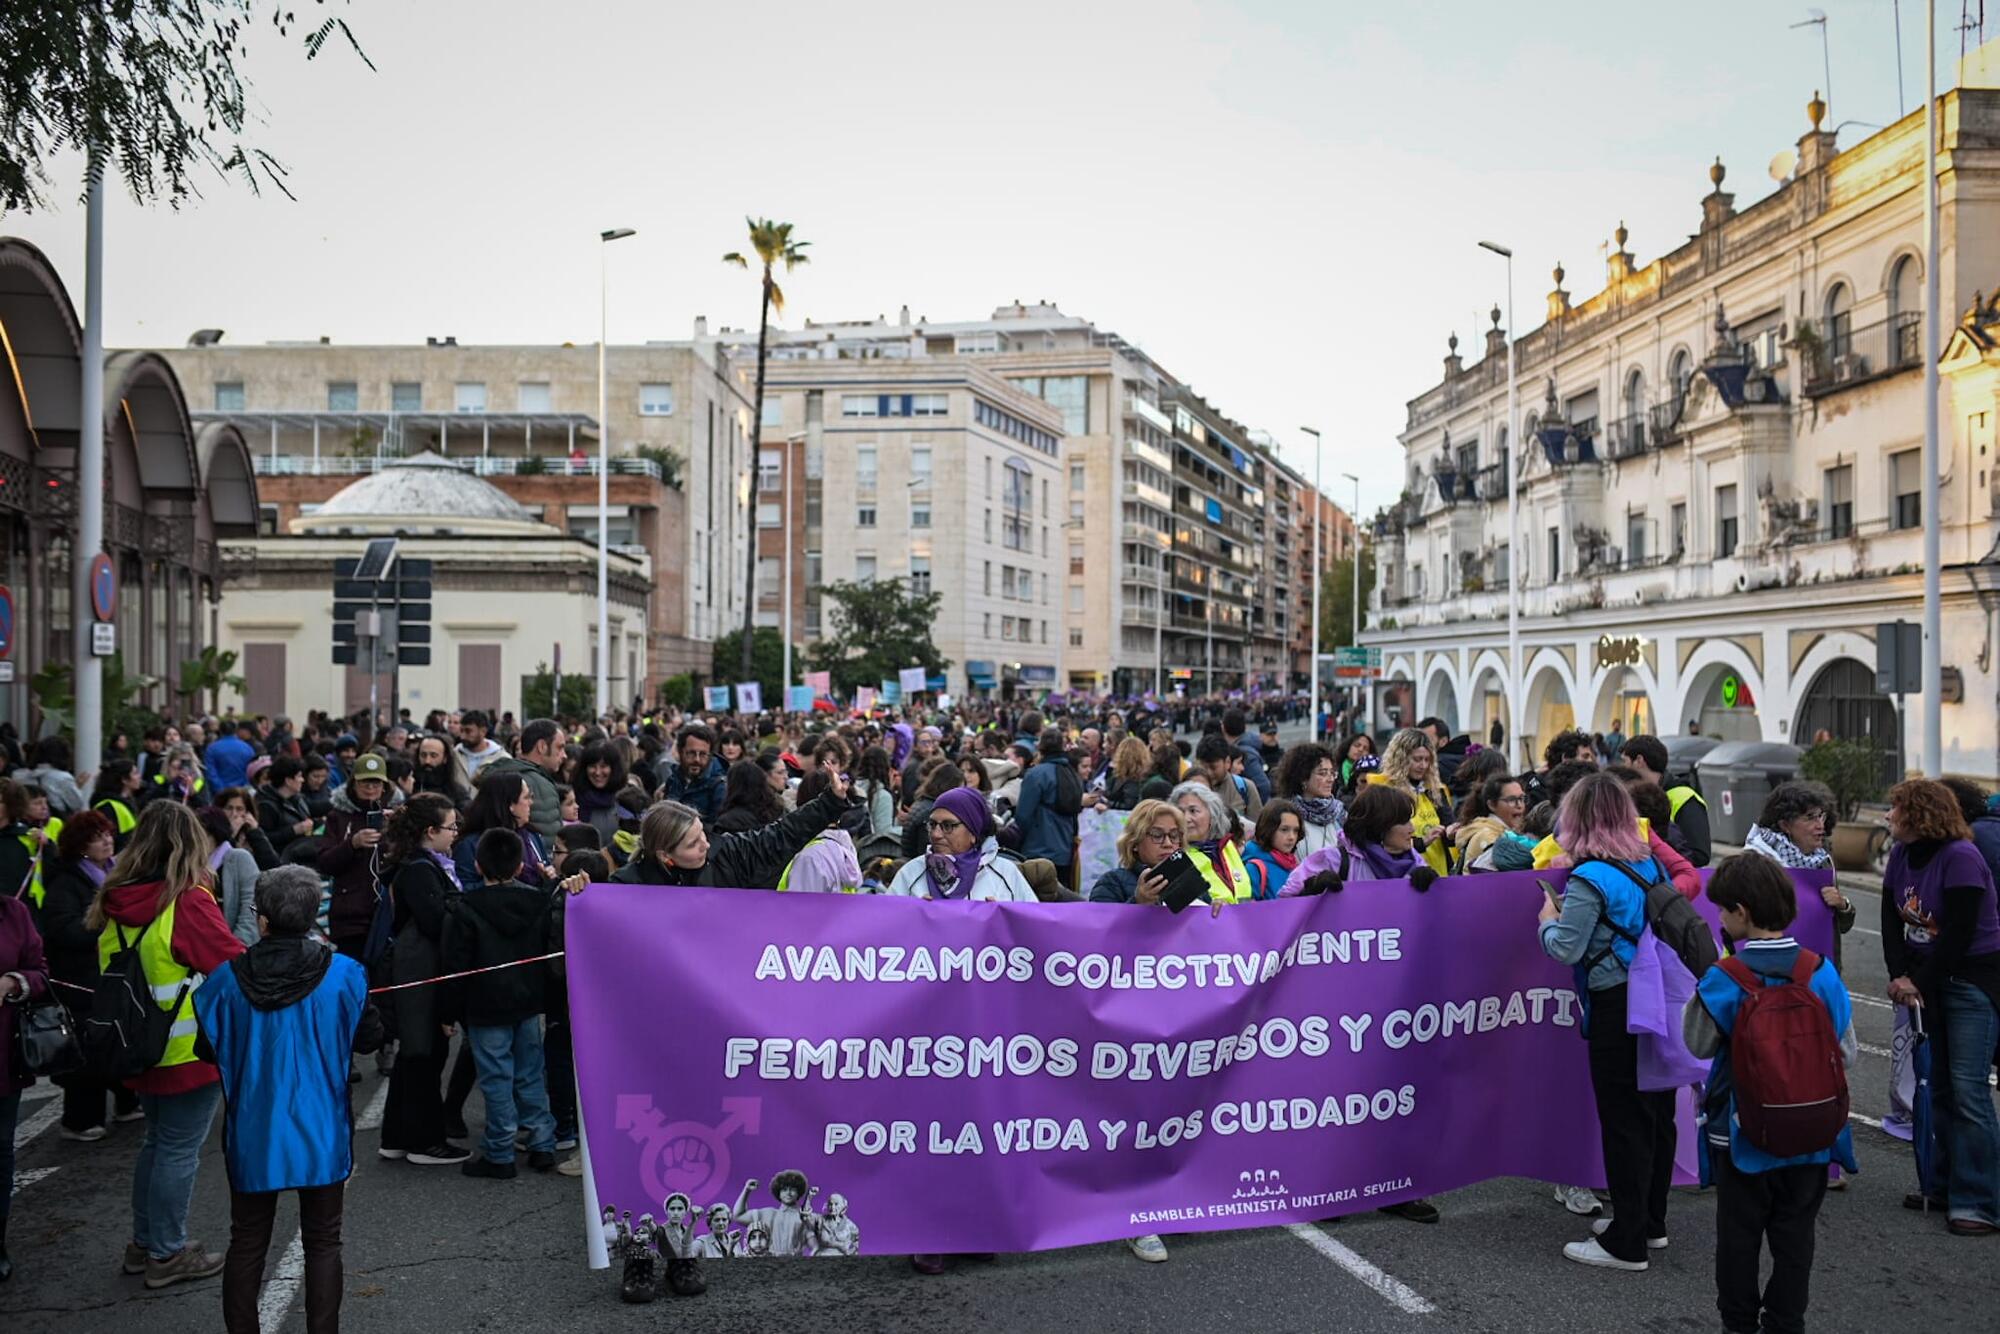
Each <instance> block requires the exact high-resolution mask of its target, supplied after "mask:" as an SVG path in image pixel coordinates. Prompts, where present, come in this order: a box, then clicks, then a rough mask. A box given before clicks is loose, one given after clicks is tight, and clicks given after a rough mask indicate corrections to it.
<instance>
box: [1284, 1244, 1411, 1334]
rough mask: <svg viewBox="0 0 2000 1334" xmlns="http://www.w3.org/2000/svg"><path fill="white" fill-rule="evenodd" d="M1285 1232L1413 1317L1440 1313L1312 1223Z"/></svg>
mask: <svg viewBox="0 0 2000 1334" xmlns="http://www.w3.org/2000/svg"><path fill="white" fill-rule="evenodd" d="M1285 1231H1287V1232H1289V1233H1291V1234H1292V1235H1293V1236H1295V1237H1297V1238H1298V1239H1299V1240H1300V1241H1302V1242H1304V1243H1305V1244H1306V1245H1308V1246H1310V1247H1312V1248H1313V1249H1314V1250H1316V1251H1318V1252H1319V1253H1320V1254H1321V1255H1323V1256H1325V1257H1326V1258H1327V1259H1329V1260H1331V1261H1333V1262H1334V1263H1335V1264H1337V1265H1339V1266H1340V1267H1341V1268H1342V1269H1345V1270H1346V1271H1347V1272H1348V1273H1350V1274H1352V1275H1354V1277H1356V1278H1358V1279H1360V1280H1361V1281H1362V1282H1363V1283H1365V1284H1367V1285H1368V1286H1369V1287H1370V1288H1373V1289H1374V1290H1375V1292H1376V1294H1377V1295H1378V1296H1380V1297H1381V1298H1382V1300H1384V1301H1386V1302H1388V1303H1389V1304H1390V1305H1391V1306H1394V1307H1397V1308H1399V1309H1401V1310H1404V1311H1407V1312H1409V1313H1410V1314H1411V1315H1430V1314H1432V1313H1433V1312H1435V1311H1436V1310H1437V1308H1436V1307H1435V1306H1432V1305H1431V1304H1430V1303H1429V1302H1427V1301H1425V1300H1424V1299H1423V1298H1422V1297H1420V1296H1418V1295H1417V1293H1416V1292H1415V1290H1413V1289H1412V1288H1410V1287H1409V1285H1407V1284H1405V1283H1404V1282H1403V1281H1402V1280H1401V1279H1399V1278H1396V1277H1395V1276H1394V1275H1392V1274H1385V1273H1383V1272H1382V1271H1381V1270H1379V1269H1377V1268H1376V1267H1375V1266H1374V1265H1372V1264H1370V1263H1368V1261H1366V1260H1364V1259H1362V1258H1361V1257H1360V1256H1359V1255H1357V1254H1355V1253H1354V1251H1352V1250H1351V1249H1349V1248H1348V1247H1346V1246H1343V1245H1342V1244H1341V1243H1339V1242H1337V1241H1335V1240H1334V1239H1333V1238H1332V1237H1329V1236H1327V1235H1326V1233H1325V1232H1323V1231H1321V1230H1320V1229H1319V1228H1317V1227H1315V1226H1313V1225H1312V1224H1311V1223H1292V1224H1289V1225H1288V1226H1287V1227H1286V1228H1285Z"/></svg>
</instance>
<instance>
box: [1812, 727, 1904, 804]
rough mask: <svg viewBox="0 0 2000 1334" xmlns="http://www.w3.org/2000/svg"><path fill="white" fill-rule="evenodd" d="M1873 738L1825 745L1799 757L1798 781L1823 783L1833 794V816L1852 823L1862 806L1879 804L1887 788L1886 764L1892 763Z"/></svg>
mask: <svg viewBox="0 0 2000 1334" xmlns="http://www.w3.org/2000/svg"><path fill="white" fill-rule="evenodd" d="M1894 758H1895V757H1894V756H1893V755H1885V754H1884V753H1883V750H1882V748H1881V747H1880V746H1878V745H1876V744H1875V740H1874V738H1873V737H1870V738H1868V739H1866V740H1862V741H1850V740H1838V741H1822V742H1820V743H1819V744H1818V745H1816V746H1814V747H1812V748H1811V749H1810V750H1808V751H1806V753H1805V754H1803V755H1801V756H1799V777H1800V778H1803V779H1805V780H1806V781H1807V782H1812V783H1820V784H1823V785H1824V786H1825V787H1827V788H1828V789H1830V790H1831V791H1832V793H1833V802H1834V807H1835V811H1834V814H1835V815H1836V816H1837V817H1838V818H1839V819H1842V820H1852V819H1853V818H1854V811H1855V808H1856V807H1858V806H1860V805H1861V804H1862V803H1863V802H1868V801H1880V800H1881V799H1882V793H1883V792H1884V791H1886V790H1887V788H1888V784H1887V783H1885V782H1884V781H1883V779H1882V773H1883V768H1884V762H1885V760H1886V761H1889V762H1891V763H1893V761H1894Z"/></svg>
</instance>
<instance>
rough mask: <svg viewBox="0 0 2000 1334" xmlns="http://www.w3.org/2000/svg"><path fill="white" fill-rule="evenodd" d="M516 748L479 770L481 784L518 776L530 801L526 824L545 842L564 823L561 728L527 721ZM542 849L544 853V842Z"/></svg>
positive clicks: (538, 720) (541, 721)
mask: <svg viewBox="0 0 2000 1334" xmlns="http://www.w3.org/2000/svg"><path fill="white" fill-rule="evenodd" d="M517 745H518V746H519V750H518V751H517V753H516V754H513V755H505V756H502V757H501V758H499V759H497V760H489V761H488V762H487V763H486V764H485V765H484V766H482V767H481V769H480V784H481V785H483V784H484V783H485V782H487V781H489V780H491V779H492V778H494V777H495V776H497V775H499V774H519V775H520V776H521V778H522V780H523V781H525V782H526V783H527V785H528V792H529V795H530V796H531V797H532V798H533V807H532V809H531V810H530V812H529V816H528V823H529V824H530V825H531V826H533V828H534V830H535V832H536V833H537V834H540V835H541V836H542V838H543V839H544V840H547V839H551V838H554V837H555V836H556V830H558V829H561V828H562V827H563V823H564V819H565V817H564V815H563V813H562V803H561V801H560V800H559V799H558V798H557V796H556V774H557V772H558V771H559V770H561V768H562V765H563V760H564V758H565V757H564V752H563V730H562V727H561V726H560V725H559V724H557V723H555V722H553V721H552V720H550V719H547V718H530V719H529V720H528V721H527V723H526V724H524V725H523V726H522V728H521V735H520V737H519V739H518V742H517ZM543 847H544V848H545V849H546V847H547V843H546V842H544V844H543ZM468 883H469V882H468Z"/></svg>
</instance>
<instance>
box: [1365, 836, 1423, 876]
mask: <svg viewBox="0 0 2000 1334" xmlns="http://www.w3.org/2000/svg"><path fill="white" fill-rule="evenodd" d="M1354 850H1355V851H1356V852H1359V853H1360V854H1361V858H1362V860H1363V861H1365V862H1367V863H1368V869H1369V870H1371V871H1373V872H1374V873H1375V878H1376V879H1378V880H1406V879H1408V878H1409V875H1410V872H1412V871H1414V870H1416V869H1417V866H1418V865H1419V861H1418V858H1417V850H1416V849H1415V848H1414V847H1411V848H1408V849H1406V850H1404V851H1402V852H1391V851H1389V850H1388V849H1387V848H1385V847H1383V846H1382V845H1381V844H1380V843H1359V842H1357V843H1356V844H1355V845H1354Z"/></svg>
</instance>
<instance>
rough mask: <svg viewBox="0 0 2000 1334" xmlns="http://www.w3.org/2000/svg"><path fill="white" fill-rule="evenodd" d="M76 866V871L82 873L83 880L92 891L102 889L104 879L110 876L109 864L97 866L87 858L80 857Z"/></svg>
mask: <svg viewBox="0 0 2000 1334" xmlns="http://www.w3.org/2000/svg"><path fill="white" fill-rule="evenodd" d="M76 865H77V869H78V870H80V871H82V872H83V878H84V879H85V880H88V881H89V882H90V887H91V888H92V889H103V888H104V878H105V877H106V876H108V875H110V874H111V864H110V863H109V862H106V863H105V864H104V865H102V866H99V865H98V864H97V863H96V862H94V861H92V860H90V858H88V857H80V858H78V859H77V863H76Z"/></svg>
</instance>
